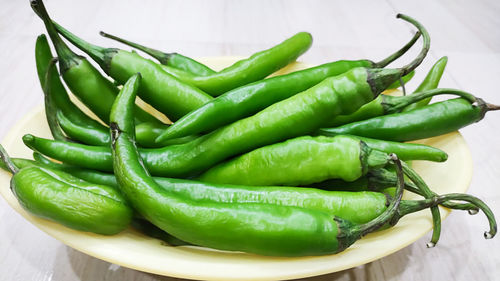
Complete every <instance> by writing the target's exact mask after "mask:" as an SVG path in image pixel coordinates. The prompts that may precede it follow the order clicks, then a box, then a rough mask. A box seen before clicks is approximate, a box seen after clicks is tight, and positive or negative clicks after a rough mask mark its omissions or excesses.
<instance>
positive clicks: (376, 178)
mask: <svg viewBox="0 0 500 281" xmlns="http://www.w3.org/2000/svg"><path fill="white" fill-rule="evenodd" d="M367 177H368V179H369V180H368V185H369V186H368V189H369V190H373V191H380V189H381V187H387V186H394V185H395V184H397V176H396V175H394V174H393V173H392V172H389V171H388V170H386V169H383V168H381V169H373V170H371V171H369V172H368V174H367ZM405 189H406V190H408V191H410V192H413V193H415V194H418V195H421V196H424V193H423V192H422V191H421V190H420V189H418V188H417V187H416V186H415V184H413V183H412V182H408V181H405ZM434 195H435V196H437V194H434ZM403 203H406V201H403V202H402V203H401V204H403ZM440 205H441V206H443V207H446V208H449V209H453V210H467V211H469V213H474V214H477V212H479V209H478V208H477V207H476V206H475V205H473V204H470V203H455V202H449V201H445V202H443V203H441V204H440Z"/></svg>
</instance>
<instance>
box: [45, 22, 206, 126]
mask: <svg viewBox="0 0 500 281" xmlns="http://www.w3.org/2000/svg"><path fill="white" fill-rule="evenodd" d="M54 25H55V27H56V28H57V31H58V32H60V33H61V35H63V36H64V37H65V38H66V39H68V40H69V41H70V42H71V43H72V44H74V45H75V46H77V47H78V48H80V49H81V50H82V51H84V52H86V53H87V54H88V55H89V56H90V57H92V59H93V60H94V61H96V62H97V63H98V64H99V65H100V66H101V68H102V69H103V70H104V72H105V73H106V74H108V75H109V76H111V77H112V78H113V79H115V80H116V81H118V82H119V83H121V84H123V83H125V81H127V79H128V78H130V77H131V76H132V75H134V74H136V73H141V75H142V77H143V80H142V83H141V89H140V91H139V94H140V97H141V98H142V99H143V100H144V101H145V102H147V103H149V104H150V105H152V106H153V107H154V108H156V109H158V110H159V111H160V112H162V113H164V114H165V115H166V116H167V117H168V118H169V119H170V120H171V121H175V120H177V119H179V118H180V117H182V116H184V115H185V114H187V113H189V112H191V111H192V110H195V109H197V108H198V107H200V106H202V105H203V104H205V103H207V102H209V101H210V100H212V99H213V98H212V97H211V96H209V95H208V94H206V93H204V92H203V91H201V90H199V89H198V88H196V87H194V86H191V85H188V84H186V83H184V82H182V81H180V80H179V79H177V78H175V77H173V76H172V75H170V74H168V73H166V72H165V71H163V70H162V68H161V66H160V65H158V64H156V63H154V62H153V61H151V60H148V59H145V58H143V57H141V56H139V55H138V54H136V53H132V52H127V51H123V50H119V49H106V48H102V47H99V46H95V45H91V44H89V43H87V42H85V41H83V40H81V39H80V38H78V37H76V36H75V35H74V34H72V33H70V32H69V31H68V30H66V29H64V28H63V27H62V26H60V25H58V24H57V23H54Z"/></svg>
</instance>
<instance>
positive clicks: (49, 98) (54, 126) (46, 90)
mask: <svg viewBox="0 0 500 281" xmlns="http://www.w3.org/2000/svg"><path fill="white" fill-rule="evenodd" d="M54 69H55V60H51V61H50V63H49V67H48V68H47V73H46V75H45V81H50V80H51V75H52V72H53V71H52V70H54ZM40 82H43V81H40ZM42 89H43V95H44V104H45V118H46V119H47V123H48V125H49V129H50V132H51V134H52V136H53V137H54V139H55V140H64V141H71V139H69V138H67V137H66V135H65V134H64V132H63V131H62V130H61V127H59V124H58V122H57V120H56V114H57V111H58V109H57V104H56V101H55V100H54V97H53V95H54V94H53V91H54V89H53V87H52V83H50V82H49V83H47V82H45V84H44V85H42Z"/></svg>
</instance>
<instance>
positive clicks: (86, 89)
mask: <svg viewBox="0 0 500 281" xmlns="http://www.w3.org/2000/svg"><path fill="white" fill-rule="evenodd" d="M31 7H32V8H33V10H34V11H35V12H36V13H37V14H38V15H39V16H40V18H41V19H42V20H43V21H44V23H45V27H46V29H47V32H48V33H49V36H50V38H51V40H52V43H53V44H54V47H55V49H56V52H57V54H58V57H59V64H60V69H61V75H62V77H63V79H64V81H65V82H66V85H67V86H68V87H69V88H70V90H71V92H72V93H73V94H75V95H76V96H77V97H78V98H79V99H80V100H81V101H82V102H83V103H84V104H85V105H86V106H87V107H88V108H89V109H90V110H91V111H92V112H94V113H95V114H96V115H97V116H98V117H99V118H100V119H101V120H102V121H104V122H105V123H107V121H108V119H109V111H110V109H111V105H112V104H113V101H114V99H115V97H116V95H117V93H118V89H117V88H116V87H115V86H114V85H113V83H111V82H110V81H109V80H107V79H106V78H104V77H103V76H102V75H101V74H100V73H99V71H97V69H95V68H94V67H93V66H92V65H91V64H90V63H89V62H88V61H87V60H86V59H85V58H83V57H81V56H78V55H76V54H75V53H73V52H72V51H71V50H70V49H69V48H68V46H67V45H66V44H65V43H64V42H63V41H62V40H61V38H60V37H59V35H58V34H57V31H56V29H55V27H54V25H53V24H52V22H51V20H50V18H49V15H48V14H47V11H46V10H45V7H44V5H43V2H42V1H41V0H39V1H37V0H33V1H31ZM65 113H66V112H65ZM136 119H137V121H138V122H146V121H147V122H159V121H158V120H157V119H156V118H154V117H153V116H151V115H150V114H149V113H147V112H145V111H143V110H142V109H137V110H136Z"/></svg>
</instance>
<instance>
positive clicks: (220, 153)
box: [23, 15, 429, 177]
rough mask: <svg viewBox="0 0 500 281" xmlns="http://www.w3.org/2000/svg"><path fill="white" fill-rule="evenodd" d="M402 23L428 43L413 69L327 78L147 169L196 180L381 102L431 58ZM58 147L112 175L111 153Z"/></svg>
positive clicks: (161, 154)
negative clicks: (377, 98)
mask: <svg viewBox="0 0 500 281" xmlns="http://www.w3.org/2000/svg"><path fill="white" fill-rule="evenodd" d="M399 17H401V18H403V19H404V20H407V21H410V22H412V23H414V24H415V25H417V26H418V28H419V30H420V31H421V33H422V34H423V38H424V47H423V49H422V51H421V53H420V54H419V56H418V57H417V58H416V59H415V60H414V61H412V62H411V63H410V64H409V65H407V66H405V67H403V68H401V69H366V68H354V69H352V70H350V71H348V72H346V73H344V74H342V75H338V76H335V77H330V78H327V79H325V80H324V81H323V82H321V83H319V84H318V85H316V86H314V87H312V88H310V89H308V90H306V91H304V92H302V93H300V94H297V95H295V96H293V97H290V98H288V99H286V100H283V101H281V102H278V103H275V104H273V105H271V106H269V107H268V108H266V109H264V110H262V111H261V112H259V113H257V114H255V115H253V116H251V117H248V118H246V119H242V120H239V121H237V122H235V123H232V124H230V125H228V126H226V127H223V128H220V129H218V130H216V131H214V132H212V133H211V134H208V135H205V136H202V137H200V138H197V139H196V140H193V141H191V142H188V143H186V144H180V145H173V146H168V147H165V148H161V149H156V150H152V149H151V150H143V151H144V152H145V154H143V157H144V160H145V163H146V165H147V168H148V169H149V171H150V172H151V173H152V174H154V175H161V176H175V177H185V176H191V175H195V174H197V173H200V172H202V171H204V170H206V169H208V168H210V167H211V166H213V165H214V164H217V163H218V162H221V161H223V160H225V159H227V158H229V157H231V156H234V155H237V154H241V153H245V152H248V151H250V150H253V149H255V148H258V147H261V146H265V145H268V144H272V143H276V142H279V141H283V140H286V139H288V138H292V137H296V136H301V135H304V134H308V133H312V132H314V131H316V130H317V129H318V128H320V127H321V126H322V124H324V122H325V120H329V119H332V118H333V117H334V116H336V115H340V114H349V113H352V112H354V111H356V110H357V109H358V108H359V107H361V106H362V105H363V104H365V103H366V102H368V101H370V100H372V99H373V98H374V97H375V96H377V95H378V94H379V93H380V92H381V91H382V90H383V89H385V88H386V87H387V85H389V84H390V83H392V82H393V81H395V80H397V79H398V78H399V77H400V76H401V75H405V74H407V73H408V72H410V71H412V70H413V69H414V68H415V67H416V66H417V65H418V64H419V63H420V62H421V61H422V60H423V58H424V56H425V54H426V53H427V50H428V47H429V46H428V45H429V36H428V33H427V31H426V30H425V29H424V28H423V27H422V26H421V25H420V24H419V23H417V22H415V21H414V20H413V19H411V18H408V17H406V16H404V15H400V16H399ZM23 140H24V141H25V143H26V144H27V145H28V146H30V147H34V146H35V145H36V144H35V142H36V139H35V138H34V137H33V136H25V137H24V138H23ZM58 145H60V149H57V151H52V153H57V154H62V155H63V157H66V158H68V161H66V160H65V161H64V162H68V163H71V164H76V165H86V166H85V167H89V168H94V169H99V170H104V171H110V170H111V164H112V160H111V156H110V152H109V150H103V149H100V148H91V149H90V150H87V149H86V148H85V146H76V147H78V148H77V149H78V150H79V151H80V152H77V151H78V150H77V151H71V149H69V146H67V145H66V144H65V143H59V144H58ZM36 149H37V150H38V151H40V152H42V153H43V154H46V155H48V154H47V153H51V152H50V151H42V150H43V148H40V147H38V148H36ZM84 151H85V152H84ZM51 157H52V156H51ZM53 158H56V159H60V158H58V157H53ZM70 161H71V162H70Z"/></svg>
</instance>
